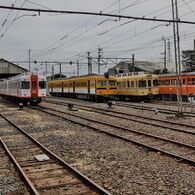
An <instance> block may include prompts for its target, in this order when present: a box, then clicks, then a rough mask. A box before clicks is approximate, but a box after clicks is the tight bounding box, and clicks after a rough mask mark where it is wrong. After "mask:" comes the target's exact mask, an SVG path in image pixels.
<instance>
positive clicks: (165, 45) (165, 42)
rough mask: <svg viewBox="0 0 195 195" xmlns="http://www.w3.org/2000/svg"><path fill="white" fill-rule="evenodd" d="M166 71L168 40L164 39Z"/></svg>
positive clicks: (165, 66) (165, 65) (165, 68)
mask: <svg viewBox="0 0 195 195" xmlns="http://www.w3.org/2000/svg"><path fill="white" fill-rule="evenodd" d="M163 41H164V73H166V70H167V40H166V39H164V40H163Z"/></svg>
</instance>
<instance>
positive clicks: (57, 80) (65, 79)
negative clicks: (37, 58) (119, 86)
mask: <svg viewBox="0 0 195 195" xmlns="http://www.w3.org/2000/svg"><path fill="white" fill-rule="evenodd" d="M92 78H96V79H98V78H99V79H103V78H105V79H106V77H105V76H104V75H97V74H90V75H81V76H73V77H68V78H61V79H56V80H51V81H49V82H59V81H68V80H79V79H80V80H84V79H92ZM108 79H116V78H115V77H114V76H111V75H110V76H109V78H108Z"/></svg>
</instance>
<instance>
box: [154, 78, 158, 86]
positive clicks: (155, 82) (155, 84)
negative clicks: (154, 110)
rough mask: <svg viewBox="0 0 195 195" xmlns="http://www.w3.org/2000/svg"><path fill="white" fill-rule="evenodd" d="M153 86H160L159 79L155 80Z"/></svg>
mask: <svg viewBox="0 0 195 195" xmlns="http://www.w3.org/2000/svg"><path fill="white" fill-rule="evenodd" d="M153 86H154V87H157V86H158V80H157V79H155V80H153Z"/></svg>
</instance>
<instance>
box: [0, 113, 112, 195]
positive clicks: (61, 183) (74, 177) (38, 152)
mask: <svg viewBox="0 0 195 195" xmlns="http://www.w3.org/2000/svg"><path fill="white" fill-rule="evenodd" d="M0 116H1V120H3V119H4V120H5V121H6V122H7V125H8V126H9V127H10V128H9V130H8V131H7V130H5V127H1V129H0V135H1V138H0V143H1V145H2V147H3V148H4V150H5V153H6V154H7V155H8V156H9V158H10V159H11V161H12V162H13V163H14V165H15V167H16V169H17V171H18V172H19V174H20V176H21V178H22V180H23V181H24V183H25V184H26V186H27V188H28V189H29V191H30V193H31V194H36V195H38V194H45V195H46V194H94V195H95V194H110V193H109V192H108V191H106V190H105V189H103V188H102V187H100V186H99V185H98V184H96V183H95V182H93V181H92V180H91V179H89V178H87V177H86V176H85V175H83V174H82V173H80V172H79V171H78V170H76V169H75V168H73V167H72V166H71V165H69V164H68V163H67V162H65V161H63V160H62V159H61V158H59V157H58V156H57V155H55V154H54V153H53V152H51V151H50V150H49V149H48V148H46V147H45V146H43V145H42V144H41V143H39V142H38V141H37V140H36V139H34V138H33V137H32V136H30V135H29V134H28V133H26V132H25V130H23V129H21V128H20V127H18V126H17V125H16V124H15V123H13V122H12V121H10V120H9V119H8V118H6V117H5V116H4V115H3V114H0ZM2 128H3V129H2ZM6 128H7V129H8V127H6ZM5 131H7V134H6V133H5Z"/></svg>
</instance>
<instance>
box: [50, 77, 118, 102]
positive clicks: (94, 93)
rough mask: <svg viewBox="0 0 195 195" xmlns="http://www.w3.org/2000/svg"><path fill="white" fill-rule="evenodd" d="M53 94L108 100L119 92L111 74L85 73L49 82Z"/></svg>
mask: <svg viewBox="0 0 195 195" xmlns="http://www.w3.org/2000/svg"><path fill="white" fill-rule="evenodd" d="M48 89H49V93H50V94H51V95H53V96H61V97H71V98H80V99H87V100H93V101H98V100H108V99H109V98H111V97H113V96H115V95H116V94H117V86H116V78H115V77H112V76H109V75H105V76H102V75H99V76H98V75H84V76H80V77H70V78H65V79H61V80H53V81H49V82H48Z"/></svg>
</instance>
